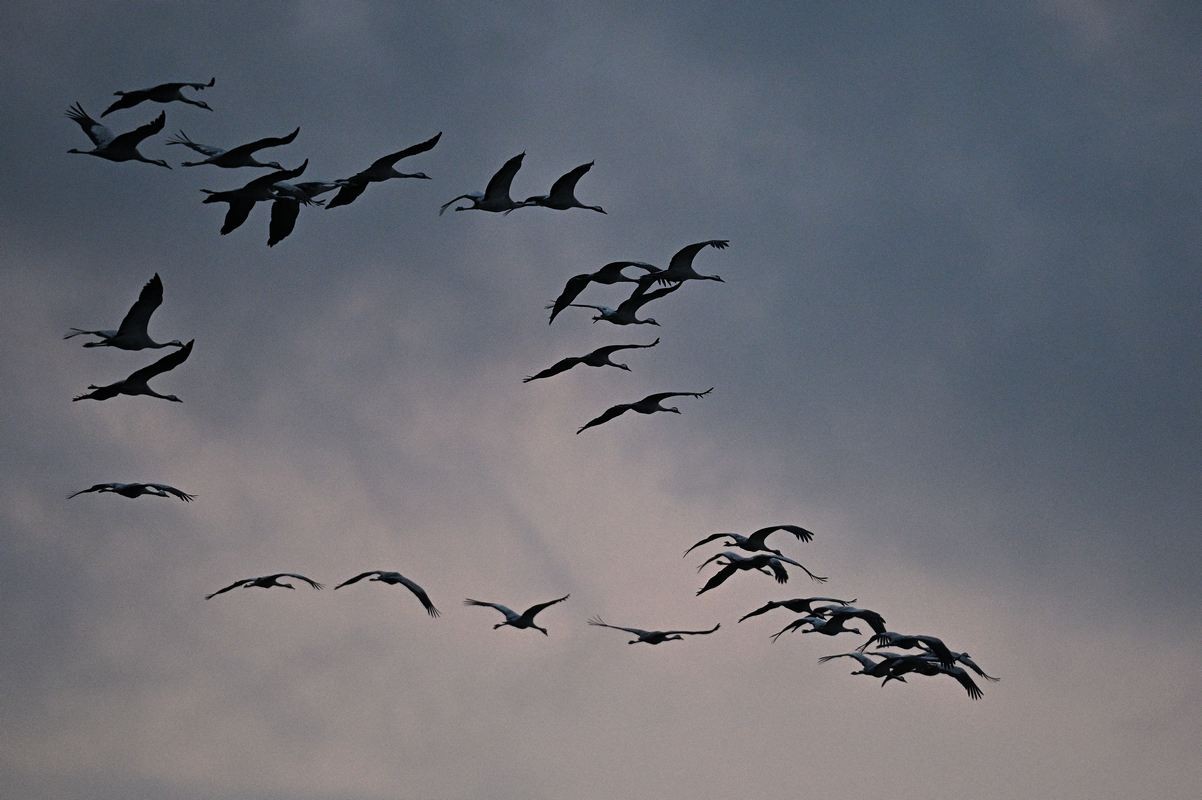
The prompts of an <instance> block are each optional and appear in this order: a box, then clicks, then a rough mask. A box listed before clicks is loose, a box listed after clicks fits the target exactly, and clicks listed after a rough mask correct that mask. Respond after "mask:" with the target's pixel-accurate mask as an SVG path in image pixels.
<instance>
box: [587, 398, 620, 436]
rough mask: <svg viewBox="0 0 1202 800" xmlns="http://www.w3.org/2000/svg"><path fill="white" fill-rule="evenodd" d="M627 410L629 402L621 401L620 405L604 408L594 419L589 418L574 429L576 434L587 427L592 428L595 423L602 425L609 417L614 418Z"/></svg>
mask: <svg viewBox="0 0 1202 800" xmlns="http://www.w3.org/2000/svg"><path fill="white" fill-rule="evenodd" d="M629 410H630V404H629V403H622V404H621V405H616V406H613V407H611V408H609V409H606V411H605V412H604V413H603V414H601V416H599V417H597V418H595V419H591V420H589V421H588V422H586V423H584V424H583V425H581V426H580V428H579V429H578V430H577V431H576V434H577V435H580V433H581V432H582V431H585V430H587V429H588V428H592V427H594V426H596V425H604V424H605V423H606V422H609V421H610V420H611V419H614V418H615V417H620V416H622V415H623V414H625V413H626V412H627V411H629Z"/></svg>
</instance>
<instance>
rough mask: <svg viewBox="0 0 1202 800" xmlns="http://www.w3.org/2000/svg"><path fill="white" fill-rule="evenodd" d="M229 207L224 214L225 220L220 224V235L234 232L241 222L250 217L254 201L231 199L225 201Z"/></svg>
mask: <svg viewBox="0 0 1202 800" xmlns="http://www.w3.org/2000/svg"><path fill="white" fill-rule="evenodd" d="M226 202H227V203H229V205H230V207H229V208H228V209H227V210H226V212H225V219H224V220H222V222H221V235H222V236H225V235H226V234H227V233H231V232H233V231H236V230H237V229H238V228H240V227H241V226H242V223H243V222H246V220H247V219H248V218H249V217H250V212H251V211H252V210H253V209H254V207H255V201H254V200H245V199H243V198H240V197H239V198H233V199H231V200H227V201H226Z"/></svg>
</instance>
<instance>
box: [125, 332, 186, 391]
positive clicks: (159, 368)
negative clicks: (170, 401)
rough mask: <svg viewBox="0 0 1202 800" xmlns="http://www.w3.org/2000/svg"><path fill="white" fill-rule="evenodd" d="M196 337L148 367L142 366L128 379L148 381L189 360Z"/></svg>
mask: <svg viewBox="0 0 1202 800" xmlns="http://www.w3.org/2000/svg"><path fill="white" fill-rule="evenodd" d="M195 341H196V340H195V339H190V340H189V341H188V343H187V344H186V345H184V346H183V347H181V348H179V349H178V350H176V351H174V352H172V353H168V354H167V355H165V356H163V357H162V358H160V359H159V360H158V361H156V362H154V363H153V364H151V365H150V366H148V367H142V369H140V370H138V371H137V372H134V373H132V374H131V375H130V376H129V378H127V379H126V380H129V381H133V382H135V383H136V382H143V383H144V382H146V381H149V380H150V379H151V378H153V377H154V376H155V375H158V374H160V373H163V372H167V371H169V370H173V369H175V368H176V367H178V366H179V365H180V364H182V363H184V362H185V361H187V360H188V356H190V355H192V344H193V343H194V342H195Z"/></svg>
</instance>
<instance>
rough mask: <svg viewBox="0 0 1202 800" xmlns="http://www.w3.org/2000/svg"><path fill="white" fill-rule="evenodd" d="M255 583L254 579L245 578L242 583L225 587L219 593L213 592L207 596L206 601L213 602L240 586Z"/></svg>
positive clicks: (236, 582) (238, 582) (237, 582)
mask: <svg viewBox="0 0 1202 800" xmlns="http://www.w3.org/2000/svg"><path fill="white" fill-rule="evenodd" d="M254 581H255V579H254V578H243V579H242V580H240V581H234V582H233V583H231V584H230V585H229V586H227V587H225V588H224V589H218V590H217V591H215V592H213V593H212V594H208V595H205V600H212V599H213V598H214V597H216V596H217V595H219V594H225V593H226V592H228V591H229V590H230V589H237V588H238V587H239V586H245V585H246V584H248V583H254Z"/></svg>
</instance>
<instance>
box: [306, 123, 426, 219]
mask: <svg viewBox="0 0 1202 800" xmlns="http://www.w3.org/2000/svg"><path fill="white" fill-rule="evenodd" d="M441 138H442V131H439V132H438V133H436V134H434V135H433V136H431V137H430V138H429V139H427V140H426V141H424V142H418V143H417V144H415V145H411V146H410V147H406V148H405V149H404V150H398V151H396V152H395V153H389V154H388V155H386V156H382V157H380V158H377V159H376V160H375V161H373V162H372V165H371V166H370V167H368V168H367V169H365V170H363V171H362V172H357V173H355V174H354V175H352V176H351V177H349V178H346V179H344V180H340V181H338V183H339V184H340V185H341V187H342V188H341V189H339V190H338V194H336V195H334V199H333V200H331V201H330V202H329V203H328V204H327V205H326V208H327V209H331V208H338V207H339V206H345V205H350V204H351V203H352V202H354V200H355V198H357V197H358V196H359V195H361V194H363V191H364V190H365V189H366V188H367V184H369V183H379V182H381V181H386V180H390V179H392V178H417V179H419V180H426V181H428V180H430V176H429V175H427V174H426V173H424V172H413V173H406V172H397V170H396V163H397V162H398V161H400V160H401V159H402V158H408V157H409V156H415V155H417V154H418V153H424V152H426V151H427V150H431V149H433V148H434V145H436V144H438V140H439V139H441Z"/></svg>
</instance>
